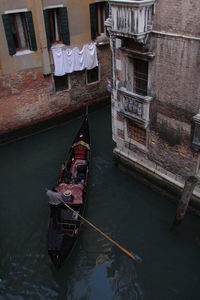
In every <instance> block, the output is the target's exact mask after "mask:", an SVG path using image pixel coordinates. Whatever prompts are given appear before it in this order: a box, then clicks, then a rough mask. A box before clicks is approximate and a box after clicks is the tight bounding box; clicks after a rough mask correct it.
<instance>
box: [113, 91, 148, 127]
mask: <svg viewBox="0 0 200 300" xmlns="http://www.w3.org/2000/svg"><path fill="white" fill-rule="evenodd" d="M118 92H119V94H120V112H121V114H122V115H123V116H125V117H127V118H129V119H131V120H133V121H134V122H135V123H136V124H138V125H140V126H142V127H143V128H146V127H147V126H148V124H149V109H150V103H151V101H152V97H150V96H142V95H139V94H136V93H132V92H129V91H127V90H126V89H125V88H120V89H118Z"/></svg>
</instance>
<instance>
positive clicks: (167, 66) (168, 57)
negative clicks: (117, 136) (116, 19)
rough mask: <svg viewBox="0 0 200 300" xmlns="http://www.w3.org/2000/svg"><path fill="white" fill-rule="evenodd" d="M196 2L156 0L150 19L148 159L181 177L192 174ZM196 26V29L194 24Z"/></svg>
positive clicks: (199, 54)
mask: <svg viewBox="0 0 200 300" xmlns="http://www.w3.org/2000/svg"><path fill="white" fill-rule="evenodd" d="M197 4H198V1H195V0H193V1H184V2H182V1H176V2H174V1H168V2H166V1H162V0H160V1H158V2H157V4H156V12H155V16H154V19H153V32H152V35H151V51H153V52H154V53H155V58H154V60H153V61H152V62H151V65H150V78H149V80H150V91H151V95H152V96H153V97H154V103H153V105H152V107H151V123H150V139H149V154H148V157H149V159H150V160H151V161H153V162H155V163H157V164H158V165H160V166H162V167H163V168H164V169H166V170H168V171H170V172H172V173H174V174H179V175H182V176H183V177H185V176H187V175H189V174H194V173H195V171H196V169H197V164H198V161H197V160H198V159H197V157H198V155H197V153H196V152H195V151H194V150H193V149H192V138H193V121H192V117H193V116H194V115H196V114H197V113H198V111H199V109H200V89H199V76H200V68H199V65H200V41H199V40H198V39H196V36H199V32H200V20H199V18H197V16H198V15H199V13H200V8H199V6H198V5H197ZM197 24H198V26H197Z"/></svg>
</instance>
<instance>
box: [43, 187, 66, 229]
mask: <svg viewBox="0 0 200 300" xmlns="http://www.w3.org/2000/svg"><path fill="white" fill-rule="evenodd" d="M46 194H47V197H48V198H49V204H50V208H51V216H52V219H53V225H54V227H56V225H57V222H58V221H60V204H62V202H63V199H62V195H61V194H60V193H58V192H57V191H52V190H48V189H47V192H46Z"/></svg>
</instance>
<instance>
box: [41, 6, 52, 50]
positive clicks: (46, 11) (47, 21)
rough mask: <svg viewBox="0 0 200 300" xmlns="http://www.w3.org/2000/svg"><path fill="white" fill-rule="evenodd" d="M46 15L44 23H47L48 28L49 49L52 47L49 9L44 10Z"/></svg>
mask: <svg viewBox="0 0 200 300" xmlns="http://www.w3.org/2000/svg"><path fill="white" fill-rule="evenodd" d="M43 15H44V24H45V30H46V36H47V47H48V49H49V48H50V47H51V30H50V23H49V14H48V10H47V9H45V10H43Z"/></svg>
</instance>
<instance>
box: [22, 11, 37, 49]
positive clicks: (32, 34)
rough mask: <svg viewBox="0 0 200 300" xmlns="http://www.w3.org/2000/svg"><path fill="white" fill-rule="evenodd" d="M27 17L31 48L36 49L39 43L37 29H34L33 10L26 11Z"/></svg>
mask: <svg viewBox="0 0 200 300" xmlns="http://www.w3.org/2000/svg"><path fill="white" fill-rule="evenodd" d="M25 18H26V24H27V31H28V36H29V44H30V50H32V51H36V50H37V43H36V38H35V30H34V25H33V18H32V12H31V11H26V12H25Z"/></svg>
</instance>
